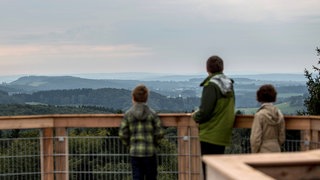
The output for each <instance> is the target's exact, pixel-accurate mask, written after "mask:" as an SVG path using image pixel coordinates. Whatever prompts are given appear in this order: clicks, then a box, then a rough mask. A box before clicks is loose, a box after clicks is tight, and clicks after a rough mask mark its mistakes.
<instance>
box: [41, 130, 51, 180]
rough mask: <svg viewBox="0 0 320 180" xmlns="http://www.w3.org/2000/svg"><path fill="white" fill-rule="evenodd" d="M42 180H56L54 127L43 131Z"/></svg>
mask: <svg viewBox="0 0 320 180" xmlns="http://www.w3.org/2000/svg"><path fill="white" fill-rule="evenodd" d="M40 145H41V153H40V154H41V180H54V158H53V129H52V128H45V129H43V130H42V132H41V142H40Z"/></svg>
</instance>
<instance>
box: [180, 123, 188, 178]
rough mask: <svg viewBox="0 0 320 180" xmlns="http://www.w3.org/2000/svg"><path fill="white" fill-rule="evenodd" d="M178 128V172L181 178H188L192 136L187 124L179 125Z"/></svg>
mask: <svg viewBox="0 0 320 180" xmlns="http://www.w3.org/2000/svg"><path fill="white" fill-rule="evenodd" d="M177 130H178V172H179V178H178V179H179V180H187V179H190V177H189V174H188V173H189V170H190V161H189V159H188V155H189V154H190V149H189V146H190V144H189V143H190V136H189V133H188V128H187V127H186V126H179V125H178V127H177Z"/></svg>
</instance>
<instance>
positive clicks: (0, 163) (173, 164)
mask: <svg viewBox="0 0 320 180" xmlns="http://www.w3.org/2000/svg"><path fill="white" fill-rule="evenodd" d="M27 131H35V132H32V133H30V132H29V133H27V134H34V135H35V137H26V138H24V137H4V135H3V134H4V133H2V138H0V180H37V179H41V172H42V171H41V168H42V167H41V156H42V155H43V154H41V145H40V144H41V137H40V135H39V134H40V133H39V134H38V132H40V131H39V130H27ZM248 133H249V132H245V133H244V132H242V130H240V132H239V130H236V129H235V130H234V136H233V144H232V145H231V146H230V147H228V148H227V150H226V153H227V154H241V153H250V142H249V136H248ZM115 134H117V128H89V129H81V128H78V129H71V128H70V129H69V130H68V136H66V137H61V136H57V137H53V139H54V142H55V143H58V142H61V141H66V142H67V144H68V148H67V149H68V152H67V153H65V154H60V153H56V152H54V154H52V155H48V156H52V157H53V158H54V159H55V160H54V162H55V166H61V164H59V163H60V161H58V160H57V159H58V158H59V157H60V156H65V157H67V159H68V162H67V165H68V168H67V171H57V170H55V171H54V172H51V173H54V174H68V177H69V179H70V180H105V179H112V180H117V179H119V180H126V179H131V165H130V157H129V155H128V149H127V148H126V147H125V146H123V145H122V143H121V142H120V140H119V137H118V136H116V135H115ZM24 135H25V134H24ZM7 136H8V135H7ZM188 138H194V139H198V137H185V136H177V133H176V129H174V128H168V129H167V136H166V137H165V138H164V139H163V141H162V142H161V144H160V148H159V152H158V173H159V175H158V179H159V180H176V179H178V176H179V173H188V172H179V169H178V156H188V157H190V158H191V157H192V156H200V154H179V149H178V141H179V140H183V141H188ZM305 143H309V144H311V145H312V146H313V147H316V148H320V144H319V142H306V141H302V140H294V139H287V140H286V142H285V144H284V146H283V147H282V149H283V151H285V152H295V151H300V147H301V145H304V144H305ZM54 146H55V145H54ZM190 146H191V144H190ZM190 148H191V147H190ZM62 163H64V162H62ZM199 171H200V170H199ZM189 173H192V172H189ZM56 179H57V178H56Z"/></svg>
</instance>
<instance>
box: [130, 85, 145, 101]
mask: <svg viewBox="0 0 320 180" xmlns="http://www.w3.org/2000/svg"><path fill="white" fill-rule="evenodd" d="M148 94H149V92H148V88H147V87H146V86H145V85H143V84H141V85H138V86H137V87H135V88H134V89H133V91H132V97H133V100H134V101H135V102H147V100H148Z"/></svg>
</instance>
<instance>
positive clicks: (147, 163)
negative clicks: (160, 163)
mask: <svg viewBox="0 0 320 180" xmlns="http://www.w3.org/2000/svg"><path fill="white" fill-rule="evenodd" d="M131 165H132V178H133V180H156V179H157V175H158V171H157V158H156V156H155V155H154V156H152V157H132V156H131Z"/></svg>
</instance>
